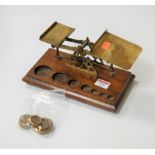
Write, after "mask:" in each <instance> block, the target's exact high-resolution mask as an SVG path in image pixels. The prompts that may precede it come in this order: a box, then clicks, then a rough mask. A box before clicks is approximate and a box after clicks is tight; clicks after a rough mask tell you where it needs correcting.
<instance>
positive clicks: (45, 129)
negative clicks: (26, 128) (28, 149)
mask: <svg viewBox="0 0 155 155" xmlns="http://www.w3.org/2000/svg"><path fill="white" fill-rule="evenodd" d="M52 127H53V122H52V121H51V120H50V119H47V118H43V119H42V121H41V123H40V125H39V126H37V127H36V128H35V131H36V132H37V133H40V134H47V133H49V132H50V131H51V129H52Z"/></svg>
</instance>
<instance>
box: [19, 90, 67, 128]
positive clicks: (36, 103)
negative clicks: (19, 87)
mask: <svg viewBox="0 0 155 155" xmlns="http://www.w3.org/2000/svg"><path fill="white" fill-rule="evenodd" d="M31 88H32V87H31ZM68 100H69V99H68V98H66V97H65V90H63V89H53V90H43V89H38V88H34V89H33V90H32V89H31V90H30V89H29V90H28V94H26V98H25V102H24V103H23V108H22V109H23V110H22V115H23V114H30V115H38V116H40V117H45V118H49V119H51V120H52V121H53V123H54V127H57V126H58V125H59V122H60V121H61V120H62V119H63V118H64V115H65V113H66V111H67V109H68V106H69V104H68Z"/></svg>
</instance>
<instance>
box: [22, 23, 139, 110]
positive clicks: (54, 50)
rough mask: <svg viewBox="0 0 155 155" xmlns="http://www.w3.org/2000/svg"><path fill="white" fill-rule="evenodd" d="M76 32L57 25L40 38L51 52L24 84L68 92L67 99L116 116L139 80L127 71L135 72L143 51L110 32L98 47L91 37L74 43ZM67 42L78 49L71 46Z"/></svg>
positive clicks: (59, 24) (35, 66) (41, 59)
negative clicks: (127, 91)
mask: <svg viewBox="0 0 155 155" xmlns="http://www.w3.org/2000/svg"><path fill="white" fill-rule="evenodd" d="M74 30H75V29H74V28H71V27H69V26H66V25H63V24H61V23H58V22H54V23H53V24H52V25H51V26H50V27H49V28H48V29H47V30H46V31H45V32H44V33H43V34H42V35H41V36H40V40H41V41H44V42H46V43H49V44H50V45H51V48H50V49H48V50H47V52H46V53H45V54H44V55H43V56H42V57H41V58H40V59H39V61H38V62H37V63H36V64H35V65H34V66H33V67H32V68H31V69H30V71H29V72H28V73H27V74H26V76H25V77H24V78H23V81H25V82H27V83H28V84H31V85H34V86H38V87H41V88H44V89H55V88H59V89H60V88H61V89H65V95H66V96H67V97H70V98H73V99H76V100H79V101H82V102H85V103H87V104H90V105H93V106H96V107H99V108H102V109H105V110H108V111H113V112H115V111H116V110H117V108H118V105H119V103H120V102H121V100H122V98H123V96H124V94H125V92H126V90H127V89H128V87H129V85H130V84H131V83H132V81H133V79H134V78H135V75H133V74H132V73H131V72H129V71H126V70H128V69H130V68H131V66H132V65H133V63H134V62H135V60H136V59H137V57H138V56H139V54H140V52H141V51H142V48H141V47H140V46H138V45H136V44H134V43H131V42H129V41H126V40H124V39H122V38H120V37H118V36H116V35H113V34H111V33H109V32H108V31H105V32H104V33H103V34H102V35H101V36H100V37H99V39H98V40H97V41H96V42H95V43H93V42H91V41H90V40H89V38H88V37H87V38H86V39H85V40H78V39H73V38H71V37H69V36H70V35H71V34H72V33H73V31H74ZM65 42H72V43H74V44H77V45H76V46H69V45H65ZM60 49H67V50H70V51H72V52H71V53H70V54H69V53H68V52H63V51H62V50H60ZM114 65H115V66H118V67H119V68H117V67H114ZM123 69H124V70H123Z"/></svg>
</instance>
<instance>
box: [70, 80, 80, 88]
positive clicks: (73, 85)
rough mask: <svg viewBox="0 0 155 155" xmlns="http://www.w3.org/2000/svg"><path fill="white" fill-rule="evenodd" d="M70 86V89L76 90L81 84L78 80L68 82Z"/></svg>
mask: <svg viewBox="0 0 155 155" xmlns="http://www.w3.org/2000/svg"><path fill="white" fill-rule="evenodd" d="M68 85H69V86H70V87H72V88H76V87H78V86H79V85H80V82H79V81H77V80H70V81H69V82H68Z"/></svg>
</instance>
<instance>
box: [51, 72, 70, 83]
mask: <svg viewBox="0 0 155 155" xmlns="http://www.w3.org/2000/svg"><path fill="white" fill-rule="evenodd" d="M52 78H53V80H54V81H56V82H58V83H65V82H67V81H68V77H67V75H66V74H65V73H55V74H54V75H53V77H52Z"/></svg>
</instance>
